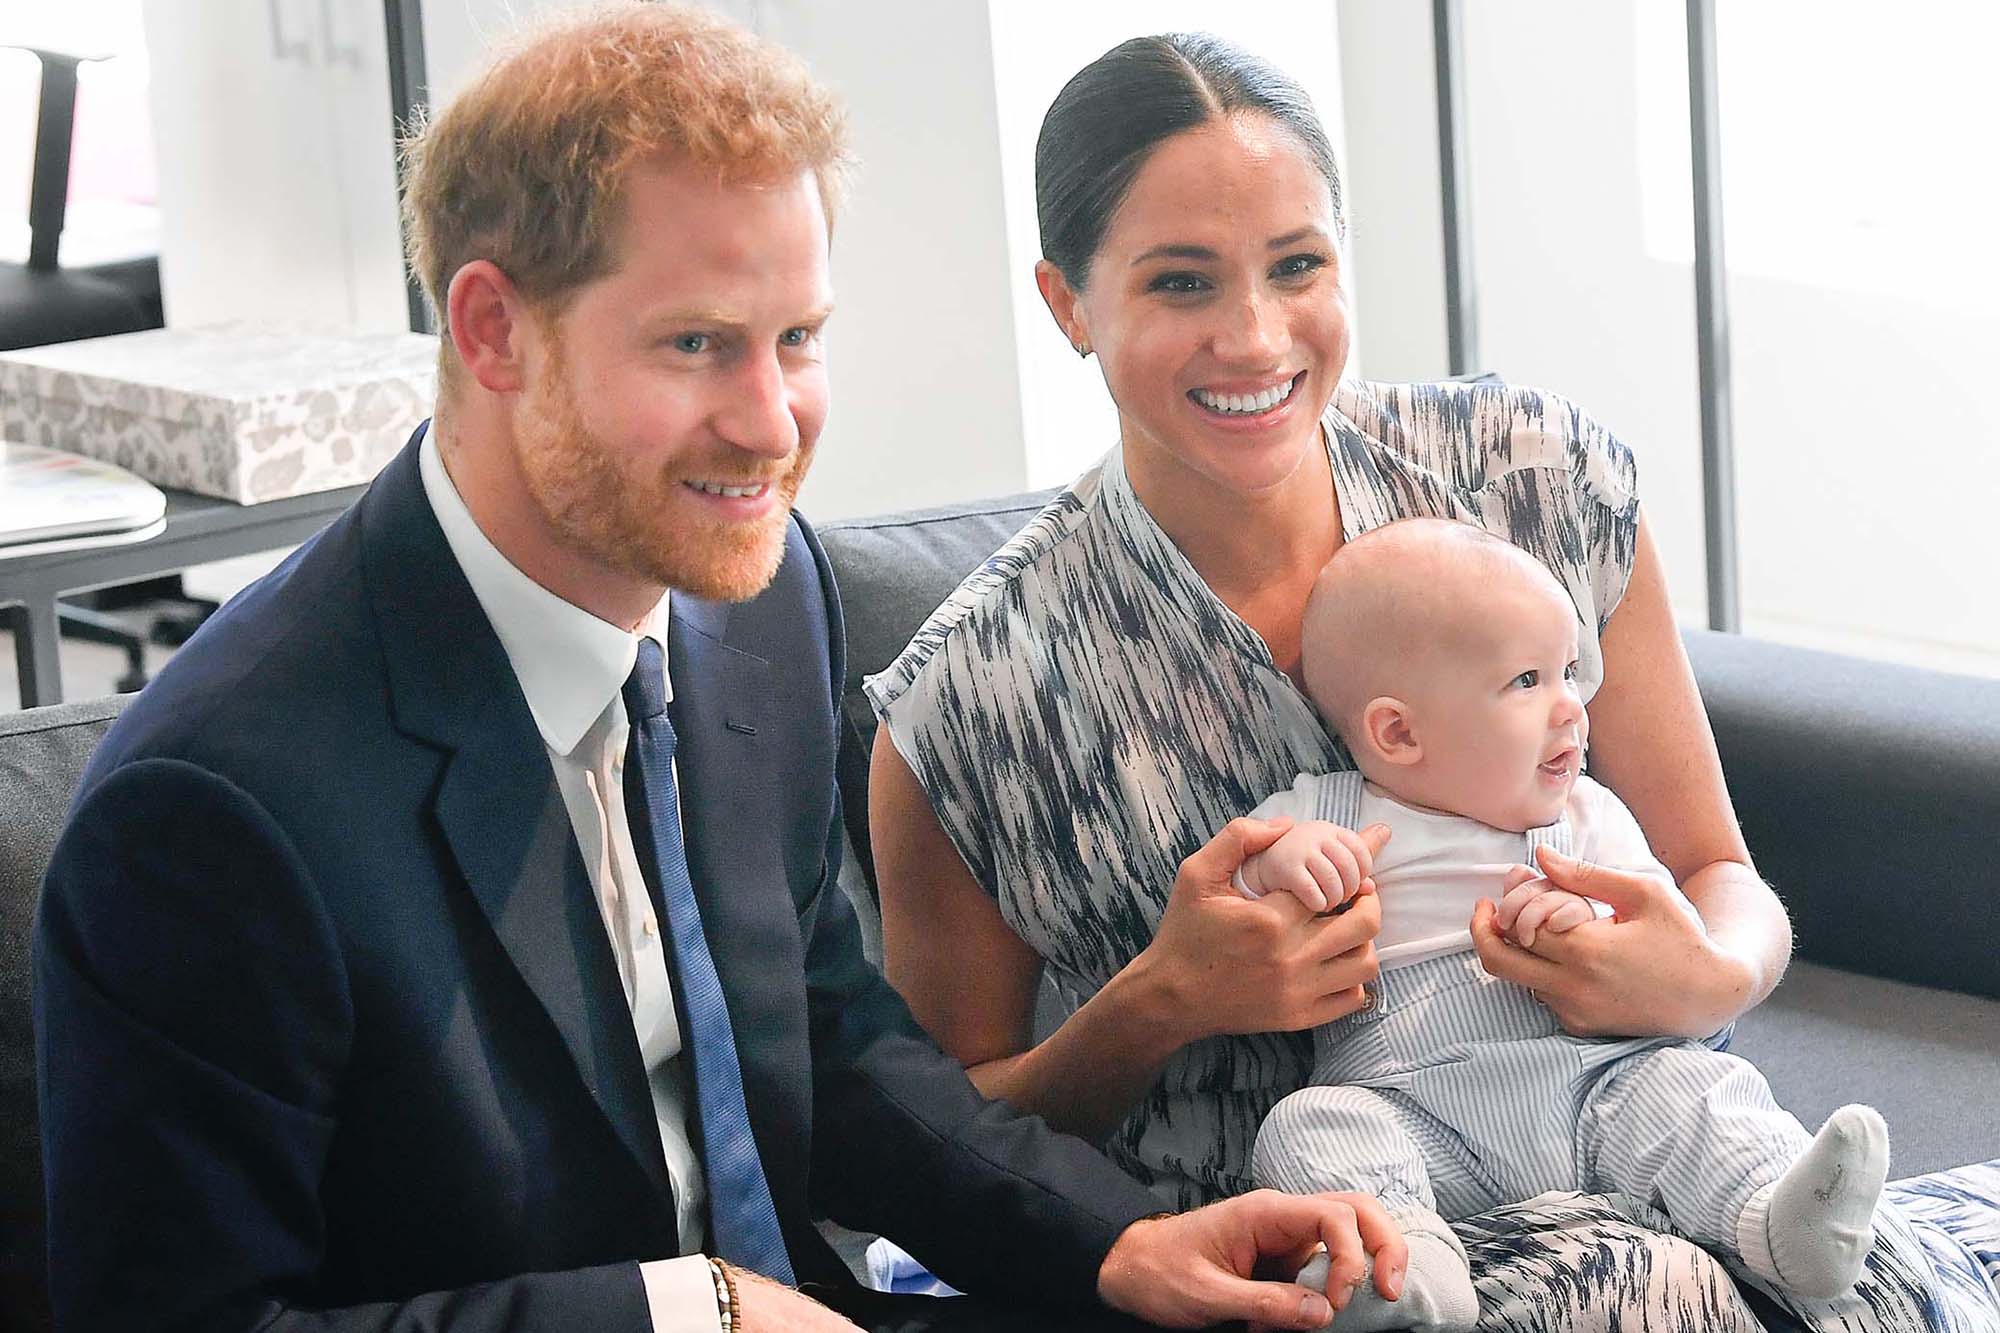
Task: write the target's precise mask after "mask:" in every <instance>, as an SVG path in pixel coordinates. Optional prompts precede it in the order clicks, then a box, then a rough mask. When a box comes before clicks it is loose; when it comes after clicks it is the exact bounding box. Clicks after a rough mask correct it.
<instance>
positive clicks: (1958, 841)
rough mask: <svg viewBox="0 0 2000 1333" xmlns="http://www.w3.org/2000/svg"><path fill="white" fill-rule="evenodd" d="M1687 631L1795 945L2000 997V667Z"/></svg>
mask: <svg viewBox="0 0 2000 1333" xmlns="http://www.w3.org/2000/svg"><path fill="white" fill-rule="evenodd" d="M1686 639H1687V646H1688V655H1689V657H1690V659H1691V660H1692V662H1693V664H1694V671H1695V679H1696V681H1697V682H1698V683H1699V685H1700V688H1701V695H1702V701H1703V702H1704V703H1705V704H1706V705H1707V707H1708V715H1709V720H1710V722H1711V723H1712V724H1713V726H1714V728H1715V739H1716V745H1717V747H1718V748H1719V750H1720V751H1721V754H1722V767H1723V771H1724V773H1725V774H1726V776H1727V777H1728V780H1729V790H1730V795H1731V797H1732V798H1733V799H1734V801H1735V803H1736V811H1737V814H1738V816H1739V817H1740V818H1741V820H1742V822H1743V832H1744V836H1745V838H1746V839H1747V840H1748V842H1749V845H1750V852H1751V855H1752V857H1753V858H1754V859H1755V861H1756V863H1757V868H1758V869H1759V870H1760V871H1761V872H1762V873H1763V875H1764V877H1765V878H1766V879H1767V880H1768V881H1769V882H1770V883H1771V884H1772V886H1773V887H1775V888H1776V889H1777V891H1778V893H1779V896H1780V897H1782V898H1783V899H1784V901H1785V904H1786V906H1787V907H1788V908H1789V909H1790V911H1791V915H1792V924H1793V928H1794V930H1795V931H1796V932H1797V936H1798V952H1799V954H1800V956H1802V957H1805V958H1809V959H1812V960H1813V961H1815V962H1820V963H1827V964H1831V965H1833V966H1835V967H1841V968H1847V969H1851V970H1853V971H1857V972H1864V973H1868V974H1870V975H1873V976H1879V977H1888V978H1891V979H1893V980H1898V981H1908V982H1914V983H1916V984H1919V985H1925V986H1937V987H1943V988H1946V989H1949V990H1957V991H1964V992H1966V993H1968V994H1973V995H1985V996H2000V966H1996V960H2000V836H1996V830H2000V680H1982V679H1977V678H1974V677H1969V676H1957V675H1948V674H1945V673H1943V672H1937V671H1927V670H1922V669H1919V668H1915V667H1907V666H1898V665H1893V664H1890V663H1884V662H1872V661H1867V660H1863V659H1859V658H1853V657H1846V656H1842V655H1837V654H1833V653H1823V652H1815V651H1812V650H1809V649H1804V648H1793V647H1789V646H1787V645H1783V644H1777V643H1772V642H1769V641H1767V640H1761V639H1754V638H1748V637H1744V636H1740V635H1727V634H1713V633H1709V632H1707V631H1701V630H1694V631H1689V632H1688V633H1687V635H1686Z"/></svg>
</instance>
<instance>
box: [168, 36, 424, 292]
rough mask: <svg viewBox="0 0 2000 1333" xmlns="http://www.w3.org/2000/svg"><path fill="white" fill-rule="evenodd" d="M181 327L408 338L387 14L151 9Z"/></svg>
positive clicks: (171, 263) (172, 284) (171, 280)
mask: <svg viewBox="0 0 2000 1333" xmlns="http://www.w3.org/2000/svg"><path fill="white" fill-rule="evenodd" d="M145 19H146V45H147V49H148V52H149V56H150V62H151V71H152V85H151V95H152V113H153V132H154V136H155V142H156V147H157V156H158V161H159V181H160V285H161V295H162V299H163V301H164V304H165V307H166V315H167V322H168V324H169V325H186V324H208V323H214V322H217V321H220V320H232V319H250V320H273V321H286V322H304V323H312V324H319V325H324V326H328V327H336V328H340V327H344V328H352V329H356V330H365V331H377V330H382V331H387V330H395V329H403V328H407V327H408V325H409V308H408V304H407V302H406V299H405V296H404V287H403V278H402V272H403V269H402V239H401V232H400V230H399V229H398V226H397V221H396V177H395V157H394V150H393V147H392V133H391V129H390V123H389V122H390V115H389V75H388V56H387V50H386V44H385V34H384V30H383V24H382V14H381V9H380V7H379V6H366V5H348V4H320V3H317V2H316V0H271V3H269V4H267V5H252V4H227V5H219V4H212V3H209V2H208V0H150V2H149V3H148V4H147V5H146V6H145Z"/></svg>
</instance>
